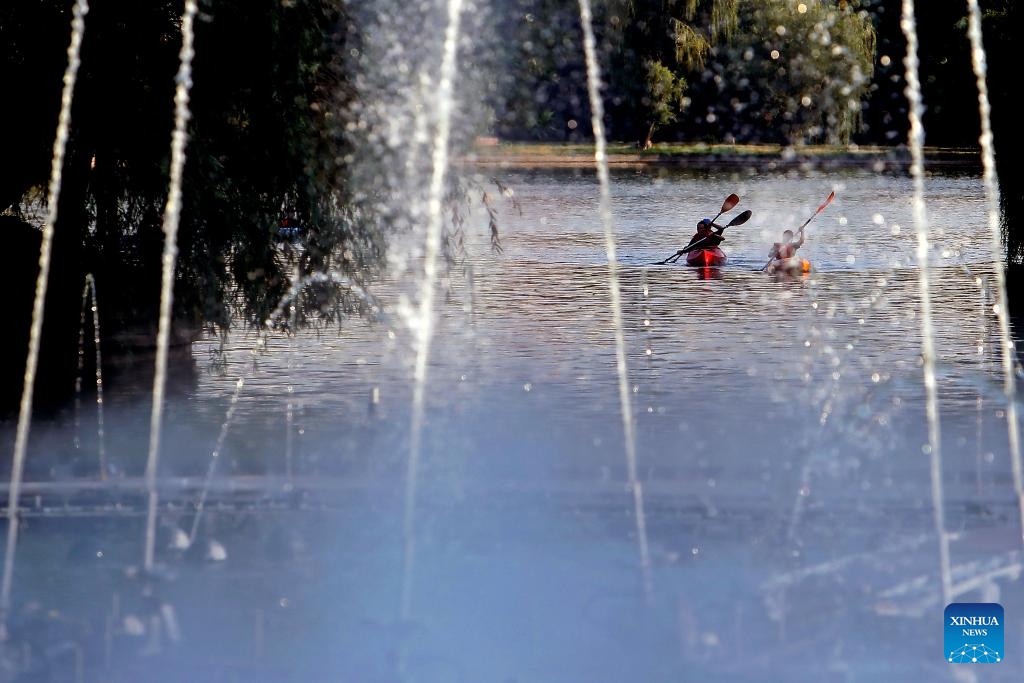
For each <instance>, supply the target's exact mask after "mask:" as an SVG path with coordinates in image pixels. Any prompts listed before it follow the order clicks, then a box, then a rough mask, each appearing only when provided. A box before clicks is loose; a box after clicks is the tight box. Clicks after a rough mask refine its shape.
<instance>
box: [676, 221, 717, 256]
mask: <svg viewBox="0 0 1024 683" xmlns="http://www.w3.org/2000/svg"><path fill="white" fill-rule="evenodd" d="M723 230H725V226H724V225H716V224H715V223H714V222H713V221H712V220H711V219H710V218H701V219H700V220H699V221H697V232H695V233H694V234H693V237H691V238H690V243H689V244H687V245H686V247H685V248H684V251H687V250H689V248H690V247H692V246H693V245H695V244H697V242H701V241H702V240H703V242H702V243H701V246H702V247H708V248H710V247H717V246H718V245H719V244H721V243H722V241H723V240H724V239H725V236H724V235H723V234H722V231H723Z"/></svg>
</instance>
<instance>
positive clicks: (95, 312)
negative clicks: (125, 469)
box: [75, 273, 107, 479]
mask: <svg viewBox="0 0 1024 683" xmlns="http://www.w3.org/2000/svg"><path fill="white" fill-rule="evenodd" d="M89 300H91V301H92V306H91V307H90V308H91V310H92V343H93V348H94V349H95V350H96V373H95V374H96V438H97V450H98V460H99V469H100V479H106V478H107V450H106V438H105V435H104V428H103V354H102V352H101V347H100V311H99V302H98V301H97V299H96V279H95V278H94V277H93V276H92V273H89V274H87V275H86V276H85V286H84V287H83V288H82V316H81V320H80V322H79V328H78V376H77V377H76V378H75V448H76V449H77V448H80V447H81V439H80V438H79V437H80V434H79V429H80V427H81V420H80V403H81V395H82V371H83V369H84V367H85V323H86V309H85V304H86V301H89Z"/></svg>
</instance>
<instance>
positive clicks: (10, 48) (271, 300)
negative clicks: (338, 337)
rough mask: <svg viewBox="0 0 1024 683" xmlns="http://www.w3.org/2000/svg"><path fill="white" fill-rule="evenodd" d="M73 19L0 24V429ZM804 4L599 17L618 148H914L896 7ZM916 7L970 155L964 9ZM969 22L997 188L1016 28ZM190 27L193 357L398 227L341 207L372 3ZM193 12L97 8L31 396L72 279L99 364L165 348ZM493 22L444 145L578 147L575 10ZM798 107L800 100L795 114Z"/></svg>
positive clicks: (180, 323) (603, 12)
mask: <svg viewBox="0 0 1024 683" xmlns="http://www.w3.org/2000/svg"><path fill="white" fill-rule="evenodd" d="M392 4H393V5H394V7H391V9H392V10H396V11H401V12H404V13H405V14H406V20H405V23H406V24H408V27H407V28H408V29H409V30H412V29H414V28H415V27H416V26H420V28H422V27H423V26H424V25H425V24H423V23H422V22H421V21H420V18H419V17H418V15H416V14H415V13H414V12H415V11H418V10H414V8H413V7H412V6H408V7H404V6H403V3H400V2H396V3H392ZM73 5H74V2H73V0H9V1H8V2H5V3H3V4H2V5H0V88H2V89H3V92H4V95H5V100H4V112H5V117H4V119H5V123H4V126H3V127H2V128H0V136H2V140H0V144H2V149H3V150H4V152H5V155H4V156H5V163H4V164H0V212H6V214H7V215H5V216H3V217H2V218H0V227H2V229H3V230H4V235H5V237H6V238H7V239H6V242H5V243H6V244H7V245H8V247H9V248H10V249H12V252H11V253H12V254H13V255H14V256H13V257H12V258H11V259H10V260H12V261H13V267H12V270H13V272H12V273H11V275H10V276H9V278H8V280H9V282H11V283H12V288H13V289H15V290H16V291H14V292H13V296H12V301H13V304H12V305H13V307H14V311H13V315H12V320H14V321H15V325H14V329H13V330H12V331H11V333H10V334H8V335H4V339H5V342H4V343H5V345H6V346H5V348H4V352H5V356H6V357H8V358H13V359H15V360H16V361H17V362H10V363H5V364H4V373H3V376H2V377H0V379H2V380H3V385H2V386H3V387H4V391H3V392H0V393H3V394H4V398H5V403H4V406H3V407H4V408H6V409H9V408H10V407H11V406H12V405H13V401H15V400H16V398H17V396H18V395H20V389H21V384H20V379H21V372H22V367H23V363H24V348H25V340H26V338H27V330H28V319H29V314H30V307H31V298H32V290H34V286H35V272H36V266H37V263H36V261H37V254H38V242H39V233H38V231H37V230H35V229H33V228H30V227H27V226H26V224H25V223H23V222H22V221H21V219H22V218H28V215H27V212H28V211H29V210H31V208H32V207H33V206H35V207H36V208H38V206H39V201H40V200H41V199H42V198H43V197H45V190H46V184H47V179H48V176H49V173H50V163H51V158H52V151H53V142H54V131H55V130H56V123H57V116H58V111H59V105H60V94H61V87H62V76H63V73H64V69H65V67H66V60H67V46H68V42H69V31H70V24H71V12H72V7H73ZM792 5H793V3H776V2H751V1H750V0H700V1H697V2H690V1H689V0H680V1H677V2H672V1H670V2H663V1H661V0H631V1H629V2H625V1H620V0H608V1H607V2H595V3H594V9H595V27H594V28H595V32H596V34H597V36H598V42H599V45H598V47H599V50H600V55H601V61H602V66H603V68H604V69H605V73H604V74H603V76H604V81H605V83H606V87H605V90H604V96H605V100H606V103H607V104H606V113H607V122H606V123H607V130H608V132H609V135H610V136H611V138H612V139H613V140H623V141H625V140H629V141H632V140H641V141H643V140H645V139H650V138H651V137H655V138H656V139H658V140H663V141H674V140H679V141H712V142H715V141H736V142H759V141H771V142H784V143H788V144H798V143H801V142H826V143H828V142H844V141H849V142H856V143H860V144H879V145H894V146H895V145H901V144H905V142H906V132H907V127H908V124H907V111H908V106H907V100H906V97H905V94H904V88H905V79H904V76H903V61H902V60H903V56H904V51H905V40H904V37H903V35H902V32H901V29H900V12H901V2H900V0H849V1H838V2H822V3H813V2H811V3H807V5H808V6H809V7H810V8H811V9H810V10H809V12H808V13H807V14H806V16H805V15H800V16H794V15H791V14H787V13H788V12H791V11H792V10H791V9H786V8H790V7H792ZM917 5H918V7H917V13H918V17H917V23H918V30H919V34H920V44H921V71H922V74H921V76H922V83H923V87H924V93H923V94H924V100H925V104H926V112H925V122H924V123H925V127H926V129H927V140H926V142H927V144H929V145H937V146H974V145H977V142H978V132H979V128H980V123H979V115H978V106H977V89H976V86H975V82H974V76H973V73H972V72H971V66H970V54H969V43H968V41H967V34H966V13H967V8H966V1H965V0H930V1H929V2H927V3H922V2H919V3H917ZM981 5H982V7H983V8H984V10H985V24H984V27H985V28H984V31H985V34H984V35H985V47H986V51H987V55H988V67H989V79H988V83H989V88H990V90H991V97H992V102H993V115H992V119H993V121H992V122H993V126H994V127H995V134H996V144H997V145H998V147H999V149H1000V150H1002V153H1001V154H997V163H998V165H999V170H1000V177H1001V178H1003V179H1008V178H1010V177H1011V174H1010V171H1009V169H1008V165H1009V163H1011V162H1012V158H1011V156H1010V153H1009V151H1008V150H1009V149H1014V148H1015V147H1016V140H1017V135H1018V134H1017V132H1016V130H1017V129H1016V127H1015V126H1013V125H1012V124H1011V123H1010V121H1009V117H1010V112H1011V111H1012V109H1011V105H1010V104H1009V98H1010V87H1011V86H1010V83H1011V82H1012V75H1011V72H1010V70H1011V69H1012V63H1013V62H1012V60H1013V55H1012V54H1011V51H1012V49H1013V44H1014V40H1013V39H1014V37H1015V35H1014V29H1015V28H1016V26H1017V24H1016V23H1015V20H1016V18H1017V16H1018V15H1017V9H1016V5H1015V3H1014V2H1012V0H986V1H983V2H982V3H981ZM200 8H201V9H200V14H199V17H198V19H197V22H196V31H197V35H196V45H197V51H196V55H195V58H194V63H193V87H192V92H191V98H190V108H191V112H192V118H191V121H190V124H189V143H188V152H187V163H186V169H185V186H184V197H183V214H182V217H181V228H180V233H179V249H180V254H179V259H178V271H177V278H176V291H175V304H176V306H175V320H176V329H177V330H178V332H179V333H180V335H181V337H182V338H183V339H187V338H188V337H189V335H190V334H193V333H195V331H197V330H199V329H201V328H202V327H204V326H213V327H214V328H215V329H221V330H223V329H227V328H228V327H230V326H231V325H233V324H238V322H239V321H242V322H243V324H255V325H259V324H262V322H263V321H264V320H265V319H266V317H267V315H268V313H269V312H270V311H271V310H273V309H274V307H275V306H276V305H277V304H278V302H279V301H280V300H281V297H282V295H283V294H284V292H285V291H286V289H287V288H288V286H289V284H290V282H291V281H292V278H293V277H294V270H293V269H294V268H298V270H299V273H300V274H309V273H313V272H319V271H324V270H328V269H329V270H332V271H335V272H339V273H342V274H345V275H346V276H347V277H350V278H351V279H352V280H353V281H355V282H357V283H366V282H369V281H371V280H372V279H373V278H374V277H375V276H376V275H377V274H378V273H379V272H380V269H381V267H382V264H383V259H384V255H385V251H386V245H387V241H388V234H387V232H386V230H385V229H384V228H382V225H383V224H384V223H385V222H388V223H396V222H400V221H398V220H397V219H396V217H395V216H388V217H387V219H388V220H387V221H384V220H382V216H381V215H380V213H379V205H380V202H379V201H378V198H377V197H374V196H371V195H368V194H367V193H366V192H363V191H359V192H354V191H353V190H352V187H353V185H354V183H353V182H352V181H351V178H350V171H351V169H350V160H351V155H352V154H356V153H364V154H365V152H366V150H361V151H360V150H354V149H353V147H352V139H351V138H350V137H349V135H348V133H347V128H346V127H347V126H348V125H349V124H354V125H355V124H358V123H359V122H358V121H357V120H354V119H353V118H351V117H352V116H357V115H358V112H360V111H368V110H369V109H370V106H371V105H372V103H362V107H360V106H359V102H358V101H357V100H358V95H357V94H356V93H357V88H356V84H355V83H354V82H353V80H352V79H353V78H354V76H353V75H352V74H353V72H352V70H351V66H352V64H351V61H352V59H353V58H352V55H363V54H367V53H366V51H365V50H364V49H363V48H364V47H365V44H366V43H367V42H368V41H372V40H373V38H374V36H373V35H369V34H364V33H363V32H362V31H363V30H364V29H363V28H362V26H363V25H362V24H361V23H360V22H359V21H357V20H356V19H357V18H359V17H358V16H357V15H358V14H359V13H361V12H366V11H368V10H369V9H372V3H366V4H365V5H364V4H363V3H347V2H344V1H343V0H289V1H287V2H282V1H281V0H216V1H212V0H209V1H204V2H201V3H200ZM182 11H183V2H182V1H181V0H152V1H149V2H139V1H138V0H101V1H94V2H92V3H90V10H89V13H88V15H87V18H86V26H87V27H86V31H85V36H84V42H83V44H82V61H81V67H80V72H79V77H78V86H77V88H76V92H75V94H74V108H73V110H72V118H71V122H72V129H71V137H70V140H69V144H68V148H67V158H66V163H65V167H64V169H63V185H62V189H61V194H60V203H59V211H58V223H57V225H56V226H55V243H54V252H53V265H52V270H51V286H50V293H49V296H48V299H47V315H46V318H45V319H46V321H47V322H46V328H45V329H44V348H43V353H44V357H45V358H46V361H45V362H44V363H42V365H41V367H40V370H41V371H42V372H43V377H42V378H41V379H40V382H39V383H38V384H37V386H38V387H39V388H40V389H42V390H43V393H44V394H45V390H46V388H47V387H50V386H56V385H55V384H53V382H55V381H56V380H57V379H61V381H65V380H64V379H63V378H66V377H68V376H72V375H73V374H74V372H75V368H74V365H75V363H77V357H76V355H75V353H74V352H73V351H72V353H67V349H68V348H69V347H71V348H72V349H73V348H74V347H75V346H76V344H77V338H78V332H79V331H78V321H79V312H80V305H81V290H82V286H83V283H84V277H85V274H86V273H91V274H93V275H94V277H95V278H96V283H97V287H98V288H99V290H100V297H101V301H102V305H101V307H100V313H101V316H102V320H101V323H102V328H103V333H104V342H105V346H106V350H107V351H109V352H110V353H111V354H112V355H116V354H119V353H120V354H124V353H131V352H135V351H137V350H138V349H140V348H144V347H145V346H146V345H147V344H149V343H151V342H152V339H153V337H154V335H155V329H156V320H157V315H156V313H157V307H158V304H159V292H158V287H159V278H160V255H161V250H162V244H163V233H162V222H161V221H162V214H163V210H164V204H165V202H166V195H167V182H168V181H167V169H168V165H169V154H170V144H169V143H170V131H171V130H172V127H173V95H174V74H175V73H176V71H177V68H178V62H179V50H180V47H181V35H180V32H181V26H180V18H181V15H182ZM489 11H490V12H491V14H489V15H487V16H488V19H490V20H492V25H491V27H490V28H489V29H488V31H487V32H484V33H480V34H474V32H473V31H469V32H468V35H467V36H466V37H465V38H464V42H465V43H466V44H465V45H464V48H465V49H464V50H463V52H464V53H465V55H466V58H465V59H464V60H463V65H462V68H463V73H464V76H463V78H462V81H461V83H460V84H461V85H468V86H472V87H473V88H475V89H478V90H479V91H480V92H481V93H483V94H482V95H481V97H480V99H479V101H480V102H482V103H483V104H484V105H485V106H486V108H487V109H488V111H489V112H490V120H489V126H490V129H489V130H486V131H484V130H460V131H456V137H455V140H456V142H457V143H458V144H463V143H464V142H465V141H467V140H469V139H471V138H472V135H473V134H478V133H483V132H488V133H496V134H498V135H500V136H501V137H503V138H507V139H517V140H587V139H589V137H590V126H589V122H590V112H589V108H590V106H589V102H588V101H587V97H586V87H585V78H586V73H585V65H584V61H583V51H582V47H581V43H580V40H581V30H580V26H579V7H578V3H577V2H576V0H529V1H527V0H516V1H514V2H511V3H502V4H499V5H498V6H497V7H495V8H491V9H490V10H489ZM780 25H785V26H786V27H787V30H786V31H783V32H780V31H779V30H778V27H779V26H780ZM427 33H430V34H431V35H428V36H426V37H427V38H428V39H430V40H433V39H434V37H433V36H434V35H440V34H439V32H437V31H432V30H428V31H427ZM474 37H476V38H477V40H476V41H475V42H474ZM438 40H439V38H438ZM869 48H870V52H868V49H869ZM865 56H867V59H866V61H865ZM381 73H385V74H386V73H387V72H386V71H384V72H381ZM395 73H398V72H395ZM387 86H388V83H387V82H384V83H380V84H377V88H378V91H386V89H387ZM788 88H796V89H797V90H798V92H797V93H795V95H796V97H795V98H794V93H792V92H789V90H788ZM804 96H806V97H804ZM851 99H852V100H854V101H855V102H856V103H857V105H858V106H856V107H854V108H853V109H851V108H850V107H849V106H848V105H849V102H850V101H851ZM345 112H349V115H348V118H347V117H346V114H345ZM353 112H354V113H355V114H353ZM850 112H852V113H853V115H852V116H850V115H849V114H850ZM1002 201H1003V208H1004V213H1003V219H1004V221H1005V228H1006V234H1007V245H1008V250H1009V253H1010V257H1011V262H1018V261H1019V260H1020V258H1021V257H1022V256H1024V246H1022V245H1024V235H1021V234H1020V233H1021V231H1020V230H1013V229H1011V228H1012V226H1013V225H1014V223H1013V221H1012V220H1011V217H1012V216H1019V215H1020V192H1019V189H1018V188H1016V187H1014V186H1012V185H1010V184H1009V183H1007V182H1005V181H1004V182H1003V185H1002ZM283 214H286V215H288V216H293V217H295V218H296V219H297V220H298V222H299V223H300V224H301V225H302V226H303V228H304V230H305V231H306V234H305V235H304V238H305V239H304V241H305V245H306V246H307V247H308V248H307V249H305V250H303V251H302V252H301V255H299V256H295V258H294V259H292V260H291V261H288V262H285V261H283V260H282V259H281V251H280V249H279V247H278V245H279V243H280V241H281V234H280V233H279V232H278V228H279V225H280V219H281V218H282V215H283ZM36 222H37V221H36ZM300 303H301V304H302V305H301V306H300V307H299V310H300V315H301V316H307V315H308V316H310V319H314V318H315V319H317V320H340V319H343V318H344V317H345V316H348V315H353V314H359V313H361V312H363V311H365V308H366V305H367V304H366V302H365V301H364V300H363V299H360V298H358V297H352V296H349V295H348V294H347V290H346V289H345V288H343V287H340V286H337V285H331V284H330V283H325V284H322V285H321V286H320V287H319V288H311V289H309V290H306V291H304V293H303V300H302V301H301V302H300ZM19 358H20V360H18V359H19ZM50 380H53V381H52V382H51V381H50ZM65 383H66V382H65ZM56 393H58V394H60V393H63V392H61V391H57V392H56Z"/></svg>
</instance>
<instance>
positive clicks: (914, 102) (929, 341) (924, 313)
mask: <svg viewBox="0 0 1024 683" xmlns="http://www.w3.org/2000/svg"><path fill="white" fill-rule="evenodd" d="M900 27H901V28H902V29H903V34H904V36H905V37H906V39H907V55H906V57H905V59H904V66H905V67H906V77H907V88H906V95H907V99H908V100H909V102H910V131H909V133H908V137H909V139H910V151H911V159H912V162H911V167H910V173H911V176H912V178H913V182H914V201H913V207H914V224H915V226H916V228H917V259H918V284H919V287H920V295H921V358H922V362H923V372H924V388H925V394H926V403H925V406H926V412H927V416H928V444H927V446H926V448H925V450H926V452H927V453H928V456H929V459H930V461H931V486H932V510H933V513H934V516H935V532H936V534H937V535H938V541H939V568H940V572H941V577H942V599H943V604H949V602H950V601H951V600H952V595H953V586H952V574H951V571H950V559H949V535H948V533H947V532H946V513H945V504H946V503H945V497H944V496H943V484H942V432H941V428H940V424H939V397H938V389H937V386H936V381H935V332H934V330H933V327H932V304H931V295H930V292H929V277H930V275H929V267H928V260H929V253H928V252H929V237H928V214H927V211H926V209H925V203H924V153H923V149H924V126H923V125H922V123H921V114H922V112H923V108H924V107H923V104H922V101H921V99H922V98H921V82H920V80H919V79H918V66H919V63H918V58H917V25H916V22H915V19H914V0H903V14H902V18H901V21H900Z"/></svg>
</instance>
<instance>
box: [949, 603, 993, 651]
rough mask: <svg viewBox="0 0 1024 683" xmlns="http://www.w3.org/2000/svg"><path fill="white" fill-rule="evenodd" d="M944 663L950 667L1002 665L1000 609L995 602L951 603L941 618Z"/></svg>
mask: <svg viewBox="0 0 1024 683" xmlns="http://www.w3.org/2000/svg"><path fill="white" fill-rule="evenodd" d="M944 618H945V620H946V621H945V624H946V625H945V627H944V629H945V630H944V636H945V637H944V639H943V641H944V643H945V646H946V660H947V661H949V662H952V663H953V664H995V663H996V662H1001V661H1003V657H1004V656H1005V653H1004V652H1003V607H1002V605H1000V604H999V603H996V602H954V603H951V604H949V605H946V612H945V614H944Z"/></svg>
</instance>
